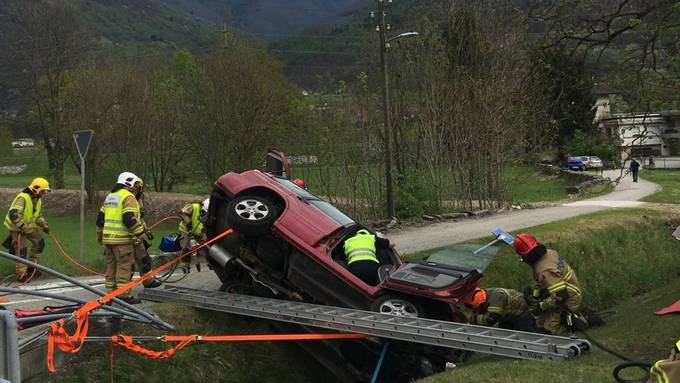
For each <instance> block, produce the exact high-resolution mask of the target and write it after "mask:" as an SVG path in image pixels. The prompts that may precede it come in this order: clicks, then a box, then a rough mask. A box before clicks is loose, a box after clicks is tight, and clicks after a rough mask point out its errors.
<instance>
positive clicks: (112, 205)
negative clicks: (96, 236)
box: [102, 189, 144, 245]
mask: <svg viewBox="0 0 680 383" xmlns="http://www.w3.org/2000/svg"><path fill="white" fill-rule="evenodd" d="M128 197H132V198H135V197H134V195H133V194H132V193H130V191H128V190H127V189H120V190H117V191H115V192H112V193H109V195H107V196H106V199H105V200H104V205H103V206H102V211H103V212H104V229H103V232H102V234H103V236H102V242H103V243H104V244H105V245H121V244H131V243H134V242H135V234H141V233H133V232H132V231H130V229H129V228H128V227H127V226H125V223H123V214H125V213H128V212H131V213H133V214H134V215H135V218H137V222H138V223H139V222H140V218H139V214H140V213H139V204H137V202H136V201H137V200H136V199H135V203H134V207H127V208H125V207H123V202H124V201H125V199H126V198H128ZM138 226H139V227H140V228H141V232H143V231H144V227H143V226H142V225H138Z"/></svg>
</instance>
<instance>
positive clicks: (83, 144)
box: [73, 129, 94, 262]
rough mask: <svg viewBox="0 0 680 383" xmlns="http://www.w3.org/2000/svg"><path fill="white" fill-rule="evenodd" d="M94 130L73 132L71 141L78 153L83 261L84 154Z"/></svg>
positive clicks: (81, 259) (81, 256)
mask: <svg viewBox="0 0 680 383" xmlns="http://www.w3.org/2000/svg"><path fill="white" fill-rule="evenodd" d="M93 136H94V130H90V129H88V130H79V131H77V132H73V141H75V143H76V147H77V148H78V155H80V261H81V262H83V261H85V156H87V150H88V149H89V148H90V144H91V143H92V137H93Z"/></svg>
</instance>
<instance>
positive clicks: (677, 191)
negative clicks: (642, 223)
mask: <svg viewBox="0 0 680 383" xmlns="http://www.w3.org/2000/svg"><path fill="white" fill-rule="evenodd" d="M640 177H641V178H643V179H645V180H647V181H651V182H654V183H657V184H659V185H661V187H662V190H661V191H660V192H658V193H655V194H652V195H650V196H648V197H645V198H643V199H642V200H643V201H646V202H660V203H680V170H644V169H643V170H642V171H640Z"/></svg>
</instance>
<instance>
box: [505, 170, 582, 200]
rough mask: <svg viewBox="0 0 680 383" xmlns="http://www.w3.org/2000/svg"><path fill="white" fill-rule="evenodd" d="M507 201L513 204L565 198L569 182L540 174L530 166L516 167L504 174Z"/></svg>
mask: <svg viewBox="0 0 680 383" xmlns="http://www.w3.org/2000/svg"><path fill="white" fill-rule="evenodd" d="M504 182H505V184H506V185H507V186H508V199H509V200H510V201H512V202H513V203H532V202H544V201H545V202H550V201H558V200H561V199H564V198H567V196H568V195H567V190H566V188H567V186H571V185H572V184H573V182H570V181H568V180H566V179H563V178H557V177H551V176H547V175H545V174H542V173H541V172H540V171H539V170H538V169H536V168H534V167H532V166H526V165H516V166H513V167H510V168H508V169H507V170H506V171H505V172H504Z"/></svg>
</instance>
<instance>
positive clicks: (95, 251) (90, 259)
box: [0, 212, 177, 279]
mask: <svg viewBox="0 0 680 383" xmlns="http://www.w3.org/2000/svg"><path fill="white" fill-rule="evenodd" d="M45 218H46V219H47V221H48V223H49V225H50V230H51V232H52V234H54V235H55V237H56V238H57V240H59V242H60V243H61V244H62V246H63V247H64V250H65V251H66V253H67V254H69V255H70V256H71V257H72V258H74V259H75V260H76V261H78V262H79V263H82V264H83V265H85V266H87V267H89V268H91V269H93V270H95V271H98V272H101V273H103V272H104V267H105V262H104V256H103V248H102V247H101V246H99V245H97V237H96V228H95V219H96V218H95V217H94V215H93V214H89V213H88V215H86V217H85V249H86V250H85V261H84V262H80V217H79V216H74V215H68V216H54V215H50V213H49V212H45ZM149 224H153V222H149ZM176 231H177V223H173V222H168V223H165V224H163V225H161V226H159V227H158V228H156V229H154V231H153V232H154V234H155V236H156V237H155V239H154V241H153V246H152V247H151V248H150V249H149V251H150V252H151V253H154V252H155V251H157V249H158V244H159V243H160V239H161V237H162V236H163V235H164V234H171V233H174V232H176ZM6 235H7V234H6V232H3V233H2V236H3V238H2V239H3V240H4V238H5V236H6ZM43 238H44V239H45V242H46V246H45V252H44V253H43V255H42V257H41V258H40V264H43V265H45V266H47V267H50V268H53V269H55V270H57V271H59V272H62V273H65V274H67V275H71V276H78V275H91V273H89V272H88V271H86V270H83V269H81V268H80V267H78V266H76V265H74V264H73V263H72V262H70V261H69V260H67V258H66V257H64V256H63V255H62V254H61V253H60V252H59V251H58V249H57V247H56V245H55V243H54V242H53V240H52V238H50V237H49V236H48V235H47V234H43ZM28 246H29V248H30V244H29V245H28ZM2 250H5V249H4V248H3V249H2ZM13 274H14V263H13V262H10V261H7V260H0V279H1V278H5V277H7V276H9V275H13Z"/></svg>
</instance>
